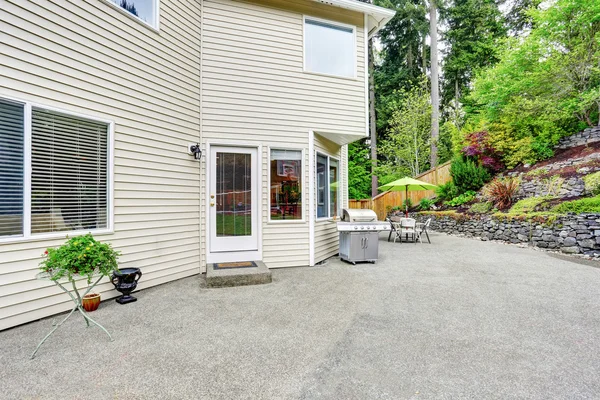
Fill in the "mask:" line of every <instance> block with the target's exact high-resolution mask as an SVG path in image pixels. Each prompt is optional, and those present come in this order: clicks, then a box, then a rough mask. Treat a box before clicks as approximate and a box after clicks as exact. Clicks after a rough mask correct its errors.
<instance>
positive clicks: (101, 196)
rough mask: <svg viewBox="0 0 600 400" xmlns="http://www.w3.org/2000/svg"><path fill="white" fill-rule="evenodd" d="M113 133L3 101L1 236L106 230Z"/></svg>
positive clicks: (80, 120)
mask: <svg viewBox="0 0 600 400" xmlns="http://www.w3.org/2000/svg"><path fill="white" fill-rule="evenodd" d="M109 132H110V125H109V124H108V123H106V122H100V121H94V120H89V119H86V118H81V117H78V116H72V115H67V114H62V113H58V112H55V111H48V110H45V109H42V108H38V107H35V106H33V105H31V104H27V103H17V102H12V101H6V100H2V99H0V239H6V238H9V237H25V238H27V237H37V236H38V235H39V234H51V233H54V232H60V234H61V235H63V233H62V232H90V231H98V230H107V229H108V228H109V199H110V196H109V193H110V192H109V190H110V186H109V183H110V182H109V165H108V159H109Z"/></svg>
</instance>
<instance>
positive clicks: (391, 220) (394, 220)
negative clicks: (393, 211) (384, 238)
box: [387, 215, 402, 243]
mask: <svg viewBox="0 0 600 400" xmlns="http://www.w3.org/2000/svg"><path fill="white" fill-rule="evenodd" d="M387 220H388V222H389V223H390V234H389V235H388V242H389V241H390V240H391V239H392V235H394V243H395V242H396V238H397V237H398V234H399V232H398V230H397V229H396V225H395V224H397V223H398V222H401V220H402V218H401V217H398V216H395V215H394V216H392V217H388V218H387ZM400 242H402V238H400Z"/></svg>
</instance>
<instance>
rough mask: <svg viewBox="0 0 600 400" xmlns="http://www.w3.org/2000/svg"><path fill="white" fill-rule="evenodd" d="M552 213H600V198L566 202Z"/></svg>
mask: <svg viewBox="0 0 600 400" xmlns="http://www.w3.org/2000/svg"><path fill="white" fill-rule="evenodd" d="M551 211H552V212H554V213H557V214H566V213H568V212H572V213H576V214H581V213H600V196H596V197H588V198H585V199H579V200H573V201H565V202H564V203H561V204H559V205H557V206H556V207H554V208H553V209H552V210H551Z"/></svg>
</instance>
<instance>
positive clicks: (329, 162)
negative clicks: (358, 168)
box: [316, 153, 340, 218]
mask: <svg viewBox="0 0 600 400" xmlns="http://www.w3.org/2000/svg"><path fill="white" fill-rule="evenodd" d="M316 164H317V177H316V180H317V218H332V217H335V216H336V215H338V214H339V193H340V191H339V184H340V162H339V160H336V159H334V158H332V157H328V156H325V155H322V154H319V153H317V163H316Z"/></svg>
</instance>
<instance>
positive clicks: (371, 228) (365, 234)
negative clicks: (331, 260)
mask: <svg viewBox="0 0 600 400" xmlns="http://www.w3.org/2000/svg"><path fill="white" fill-rule="evenodd" d="M389 229H390V224H389V223H388V222H383V221H377V214H375V211H373V210H361V209H354V208H348V209H346V208H345V209H344V210H343V211H342V221H341V222H338V223H337V230H338V232H340V258H341V259H342V260H346V261H349V262H351V263H353V264H356V263H357V262H361V261H368V262H372V263H375V262H376V261H377V257H378V254H379V232H381V231H387V230H389Z"/></svg>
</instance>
